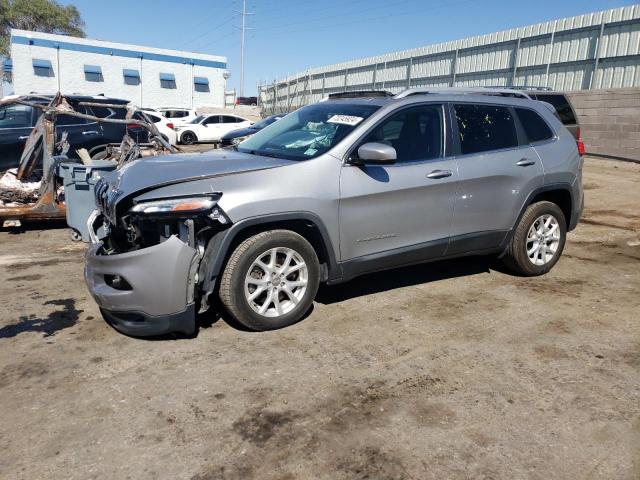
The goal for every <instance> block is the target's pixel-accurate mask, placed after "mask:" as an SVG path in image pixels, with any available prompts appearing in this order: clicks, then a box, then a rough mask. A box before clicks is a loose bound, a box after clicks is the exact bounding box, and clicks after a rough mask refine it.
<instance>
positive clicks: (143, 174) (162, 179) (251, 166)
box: [104, 150, 296, 200]
mask: <svg viewBox="0 0 640 480" xmlns="http://www.w3.org/2000/svg"><path fill="white" fill-rule="evenodd" d="M292 163H296V162H295V161H294V160H285V159H281V158H272V157H263V156H260V155H250V154H248V153H241V152H236V151H228V150H212V151H210V152H204V153H194V154H190V153H185V154H174V155H163V156H158V157H148V158H141V159H138V160H135V161H133V162H131V163H129V164H127V165H125V166H124V167H123V168H121V169H119V170H116V171H114V172H112V173H109V174H106V175H105V176H104V180H105V181H106V182H108V183H109V189H110V190H118V195H117V196H118V199H119V200H120V199H122V198H125V197H128V196H129V195H131V194H132V193H136V192H141V191H145V190H149V189H152V188H159V187H163V186H166V185H172V184H175V183H183V182H190V181H193V180H201V179H204V178H212V177H220V176H224V175H235V174H240V173H243V172H252V171H255V170H262V169H267V168H275V167H281V166H284V165H290V164H292Z"/></svg>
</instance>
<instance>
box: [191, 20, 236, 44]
mask: <svg viewBox="0 0 640 480" xmlns="http://www.w3.org/2000/svg"><path fill="white" fill-rule="evenodd" d="M234 17H235V14H233V15H231V17H229V18H227V19H226V20H225V21H224V22H223V23H220V24H218V25H215V26H214V27H212V28H209V29H207V30H205V31H204V32H203V33H201V34H200V35H198V36H196V37H193V38H192V39H191V40H187V41H186V42H183V43H181V44H180V45H181V46H180V47H179V48H183V47H184V46H185V45H188V44H190V43H193V42H196V41H197V40H200V39H201V38H203V37H204V36H206V35H209V34H211V33H213V32H215V31H216V30H218V29H219V28H221V27H224V26H226V25H229V23H230V22H231V21H232V20H233V19H234Z"/></svg>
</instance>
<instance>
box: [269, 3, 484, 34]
mask: <svg viewBox="0 0 640 480" xmlns="http://www.w3.org/2000/svg"><path fill="white" fill-rule="evenodd" d="M475 1H476V0H462V1H458V2H447V3H443V4H440V5H435V6H431V7H429V8H426V9H417V10H411V11H410V12H406V13H400V14H394V15H393V18H396V17H406V16H415V14H416V13H422V12H426V11H433V10H437V9H441V8H445V7H449V6H455V5H462V4H465V3H473V2H475ZM375 20H389V15H379V16H375V17H360V18H356V19H353V20H347V21H345V22H338V23H329V24H326V25H316V26H314V27H312V28H311V29H313V30H316V29H317V30H321V29H326V28H333V27H341V26H344V25H351V24H354V23H362V22H364V21H375ZM294 25H297V24H294ZM256 30H257V29H256ZM309 30H310V27H304V28H294V29H290V30H284V31H282V32H277V33H274V34H271V35H270V37H276V36H279V35H289V34H291V33H297V32H308V31H309Z"/></svg>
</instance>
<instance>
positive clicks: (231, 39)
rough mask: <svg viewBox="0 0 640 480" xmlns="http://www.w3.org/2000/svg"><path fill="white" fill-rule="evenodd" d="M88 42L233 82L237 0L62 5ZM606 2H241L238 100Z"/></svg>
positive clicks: (89, 0)
mask: <svg viewBox="0 0 640 480" xmlns="http://www.w3.org/2000/svg"><path fill="white" fill-rule="evenodd" d="M61 3H73V4H75V5H76V6H77V7H78V9H79V10H80V13H81V14H82V17H83V18H84V20H85V22H86V32H87V36H88V37H90V38H97V39H102V40H111V41H116V42H124V43H133V44H139V45H147V46H151V47H158V48H172V49H178V50H190V51H195V52H201V53H211V54H217V55H224V56H226V57H227V58H228V68H229V70H230V72H231V78H230V79H229V83H228V87H229V88H233V87H239V83H240V30H239V26H240V20H241V19H240V16H239V15H238V14H237V13H236V12H237V11H239V10H241V9H242V1H241V0H208V1H203V0H201V1H197V0H180V1H175V0H134V1H131V0H109V1H108V2H107V1H96V0H73V1H67V0H63V1H62V2H61ZM633 3H635V2H633V1H630V2H625V1H613V0H598V1H596V0H537V1H536V2H531V1H522V0H487V1H480V0H449V1H447V0H322V1H313V0H277V1H276V0H247V10H248V11H250V12H253V13H254V15H251V16H249V17H247V22H248V23H247V25H248V26H249V27H251V28H253V30H250V31H248V32H247V38H246V44H247V48H246V55H245V65H246V67H245V85H246V87H245V94H246V95H249V94H255V91H256V83H257V82H258V81H261V82H264V81H267V80H268V81H272V80H273V79H274V78H279V77H282V76H284V75H286V74H287V73H295V72H298V71H301V70H305V69H307V68H310V67H314V66H321V65H325V64H329V63H336V62H341V61H345V60H350V59H354V58H359V57H365V56H370V55H378V54H381V53H386V52H392V51H396V50H404V49H408V48H414V47H419V46H422V45H428V44H431V43H437V42H443V41H447V40H455V39H457V38H464V37H468V36H472V35H479V34H483V33H490V32H494V31H498V30H506V29H509V28H512V27H517V26H524V25H529V24H531V23H538V22H543V21H547V20H553V19H555V18H561V17H566V16H572V15H579V14H583V13H589V12H594V11H597V10H605V9H609V8H615V7H620V6H624V5H632V4H633Z"/></svg>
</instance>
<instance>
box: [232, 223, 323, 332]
mask: <svg viewBox="0 0 640 480" xmlns="http://www.w3.org/2000/svg"><path fill="white" fill-rule="evenodd" d="M319 281H320V266H319V262H318V257H317V255H316V252H315V250H314V249H313V247H312V246H311V244H309V242H307V240H305V239H304V238H303V237H302V236H300V235H298V234H297V233H295V232H291V231H289V230H271V231H268V232H263V233H259V234H257V235H254V236H253V237H250V238H248V239H247V240H245V241H244V242H242V243H241V244H240V245H238V247H237V248H236V249H235V251H234V252H233V253H232V254H231V257H229V261H228V263H227V266H226V268H225V270H224V273H223V275H222V278H221V280H220V299H221V300H222V303H223V304H224V306H225V307H226V308H227V310H228V311H229V313H230V314H231V315H232V316H233V318H234V319H235V320H236V321H238V322H239V323H241V324H242V325H244V326H245V327H247V328H250V329H252V330H258V331H262V330H273V329H277V328H282V327H286V326H288V325H291V324H293V323H296V322H297V321H298V320H300V319H301V318H302V317H303V316H304V314H305V313H306V312H307V310H309V307H310V306H311V304H312V303H313V299H314V298H315V296H316V293H317V291H318V285H319Z"/></svg>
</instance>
